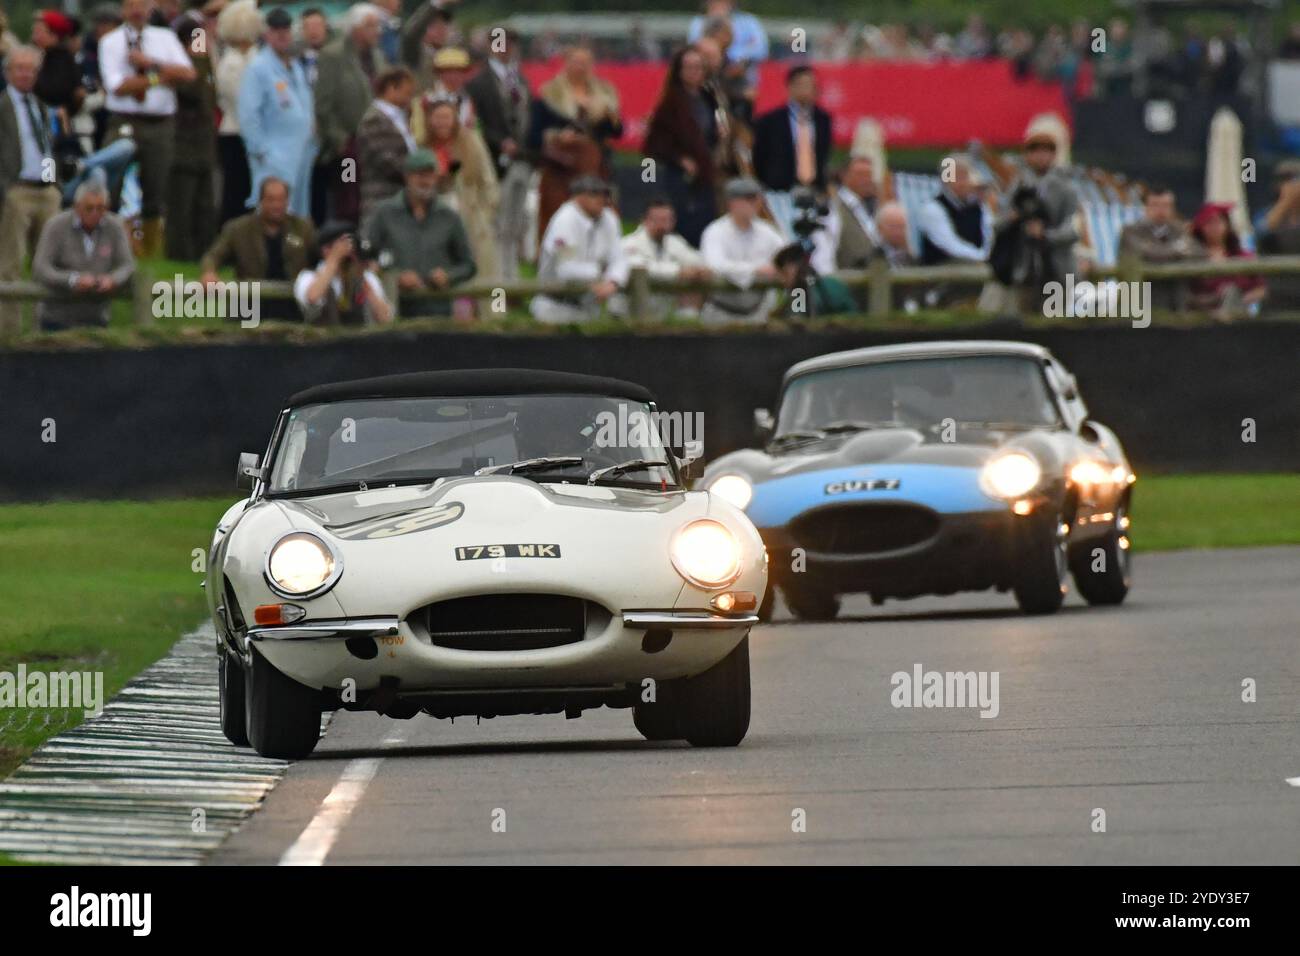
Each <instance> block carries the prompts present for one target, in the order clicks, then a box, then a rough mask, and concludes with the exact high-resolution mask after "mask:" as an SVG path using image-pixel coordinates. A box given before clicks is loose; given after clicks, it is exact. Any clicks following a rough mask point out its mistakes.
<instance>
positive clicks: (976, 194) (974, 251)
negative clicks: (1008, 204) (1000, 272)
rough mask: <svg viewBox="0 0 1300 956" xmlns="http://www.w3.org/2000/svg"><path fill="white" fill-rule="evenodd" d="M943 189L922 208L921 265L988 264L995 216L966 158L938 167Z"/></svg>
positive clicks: (950, 159)
mask: <svg viewBox="0 0 1300 956" xmlns="http://www.w3.org/2000/svg"><path fill="white" fill-rule="evenodd" d="M939 177H940V179H941V180H942V182H943V187H942V188H941V189H940V190H939V193H938V195H936V196H935V197H934V198H933V199H931V200H930V201H929V202H927V203H926V204H925V205H924V206H922V207H921V212H920V215H918V216H917V226H918V227H919V228H920V231H921V264H922V265H927V266H933V265H941V264H943V263H945V262H954V261H956V262H985V261H987V260H988V257H989V252H990V250H991V249H992V248H993V216H992V214H991V213H990V212H989V209H988V207H987V206H985V205H984V203H983V202H982V201H981V191H982V188H983V183H982V181H981V180H980V178H979V176H978V175H977V174H976V172H975V170H974V168H973V167H972V166H971V164H970V161H969V160H968V159H966V157H964V156H949V157H947V158H946V159H944V161H943V162H942V163H940V165H939Z"/></svg>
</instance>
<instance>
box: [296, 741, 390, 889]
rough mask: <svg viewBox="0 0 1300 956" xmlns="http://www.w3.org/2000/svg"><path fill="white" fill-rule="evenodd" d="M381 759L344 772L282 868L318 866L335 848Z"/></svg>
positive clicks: (357, 764) (357, 762)
mask: <svg viewBox="0 0 1300 956" xmlns="http://www.w3.org/2000/svg"><path fill="white" fill-rule="evenodd" d="M402 739H403V737H402V735H401V734H394V735H393V736H391V737H387V738H386V739H385V740H384V745H388V744H400V743H401V742H402ZM383 762H384V758H383V757H360V758H358V759H356V760H353V761H351V762H350V763H349V764H348V765H347V766H346V767H344V768H343V773H342V774H341V775H340V776H339V782H338V783H336V784H334V789H333V790H331V791H330V792H329V793H328V794H326V796H325V799H324V800H322V801H321V805H320V809H319V810H317V811H316V816H314V817H312V821H311V823H309V824H307V829H305V830H303V831H302V833H301V834H299V836H298V839H297V840H295V841H294V843H293V846H291V847H289V849H287V850H285V851H284V856H282V857H280V865H281V866H321V865H322V864H324V862H325V857H326V856H327V855H329V851H330V850H331V849H332V848H333V846H334V841H335V840H337V839H338V836H339V833H341V832H342V830H343V825H344V824H345V823H347V822H348V817H350V816H352V811H353V810H355V809H356V808H357V805H358V804H360V803H361V798H362V797H364V796H365V794H366V788H367V787H369V786H370V781H371V780H373V779H375V774H377V773H378V772H379V765H380V764H382V763H383Z"/></svg>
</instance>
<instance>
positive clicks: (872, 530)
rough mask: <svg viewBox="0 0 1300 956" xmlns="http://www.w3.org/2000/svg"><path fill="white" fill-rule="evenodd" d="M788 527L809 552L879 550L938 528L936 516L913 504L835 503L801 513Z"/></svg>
mask: <svg viewBox="0 0 1300 956" xmlns="http://www.w3.org/2000/svg"><path fill="white" fill-rule="evenodd" d="M790 530H791V536H792V537H793V538H794V540H795V543H796V544H798V545H799V546H800V547H803V548H806V549H807V550H809V551H812V552H817V553H821V554H880V553H883V552H886V551H897V550H899V549H901V548H908V547H911V546H913V545H917V544H921V543H922V542H924V541H928V540H929V539H930V538H932V537H934V536H935V534H936V533H938V531H939V516H938V515H936V514H935V513H934V512H933V511H931V510H930V509H928V508H920V507H917V506H916V505H886V504H870V505H837V506H835V507H830V508H819V509H817V510H816V511H813V512H810V513H809V514H806V515H804V516H803V517H801V518H799V519H797V520H796V521H795V522H794V525H793V526H792V527H791V529H790Z"/></svg>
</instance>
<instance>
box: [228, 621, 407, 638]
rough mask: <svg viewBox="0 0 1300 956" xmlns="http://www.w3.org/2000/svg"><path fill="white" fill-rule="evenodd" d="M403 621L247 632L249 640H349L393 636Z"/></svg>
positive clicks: (330, 623)
mask: <svg viewBox="0 0 1300 956" xmlns="http://www.w3.org/2000/svg"><path fill="white" fill-rule="evenodd" d="M399 624H401V622H400V621H399V620H398V619H397V618H395V617H376V618H369V619H366V620H358V621H352V620H348V621H306V622H304V623H302V624H277V625H273V626H271V627H251V628H249V629H248V639H249V640H250V641H328V640H340V641H346V640H348V639H350V638H353V637H391V636H393V635H395V634H397V628H398V625H399Z"/></svg>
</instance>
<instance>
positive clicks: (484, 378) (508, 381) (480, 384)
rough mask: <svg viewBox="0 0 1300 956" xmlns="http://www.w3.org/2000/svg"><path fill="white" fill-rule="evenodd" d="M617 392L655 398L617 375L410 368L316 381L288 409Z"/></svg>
mask: <svg viewBox="0 0 1300 956" xmlns="http://www.w3.org/2000/svg"><path fill="white" fill-rule="evenodd" d="M536 394H553V395H559V394H562V395H612V396H615V397H618V398H630V399H633V400H634V401H638V402H653V401H654V396H653V395H651V394H650V392H649V391H648V390H647V389H645V388H643V387H642V386H640V385H636V384H634V383H632V382H624V381H622V380H620V379H617V378H603V377H601V376H598V375H578V374H576V373H573V372H551V371H547V370H545V369H533V368H468V369H456V370H454V371H447V372H408V373H406V374H404V375H381V376H379V377H378V378H361V379H355V380H353V381H351V382H334V383H332V384H329V385H315V386H313V387H311V388H308V389H304V390H303V391H301V392H299V393H298V394H296V395H294V396H292V397H291V398H290V399H289V401H288V402H286V403H285V407H287V408H298V407H299V406H302V405H316V404H319V403H322V402H342V401H349V400H355V399H362V398H452V397H456V396H460V395H536Z"/></svg>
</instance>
